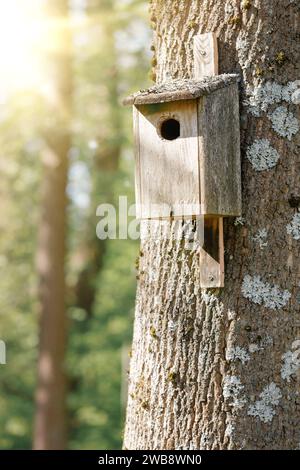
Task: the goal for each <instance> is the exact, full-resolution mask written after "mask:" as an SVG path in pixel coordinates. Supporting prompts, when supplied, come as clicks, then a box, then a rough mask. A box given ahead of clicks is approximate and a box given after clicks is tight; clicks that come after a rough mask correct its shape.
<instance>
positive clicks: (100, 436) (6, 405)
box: [0, 0, 150, 449]
mask: <svg viewBox="0 0 300 470" xmlns="http://www.w3.org/2000/svg"><path fill="white" fill-rule="evenodd" d="M146 3H147V2H145V1H142V0H132V1H131V0H106V1H101V0H86V1H85V2H79V1H74V5H73V9H72V11H70V19H71V24H73V23H72V19H74V18H75V20H76V19H78V18H79V19H80V20H81V21H79V23H78V21H77V22H76V21H75V22H74V24H75V25H78V24H79V25H81V26H80V27H77V26H76V27H74V35H73V38H74V39H73V42H74V54H73V70H74V72H73V90H72V92H73V115H72V129H71V132H72V136H73V137H72V147H71V148H70V152H69V155H70V178H69V185H68V195H69V200H70V202H69V208H68V213H69V226H68V258H67V263H66V276H67V283H68V299H67V301H68V305H67V313H68V318H69V342H68V346H67V358H66V368H67V371H68V376H69V393H68V408H69V418H70V419H69V429H70V432H69V436H70V439H69V447H70V448H73V449H91V448H99V449H101V448H102V449H112V448H120V447H121V441H122V427H123V421H124V399H125V398H124V397H125V394H124V388H126V386H125V385H126V384H125V382H124V377H125V376H126V373H125V370H124V369H125V368H126V363H127V362H128V361H127V359H126V358H127V357H128V349H129V345H130V342H131V332H132V319H133V309H134V297H135V282H136V281H135V275H136V274H135V268H134V264H135V258H136V256H137V253H138V243H137V242H134V241H131V240H107V241H100V240H98V239H97V238H96V233H95V230H96V225H97V222H98V218H97V217H96V215H95V210H96V207H97V206H98V204H101V203H103V202H111V203H116V204H117V203H118V196H119V195H127V196H128V198H129V203H131V202H133V201H134V181H133V153H132V141H131V135H132V129H131V110H130V109H127V108H122V107H121V105H120V99H121V97H122V96H124V95H126V94H127V93H129V92H130V91H132V90H136V89H137V88H140V87H144V86H145V85H146V84H147V83H146V77H147V71H148V55H149V51H148V49H149V43H150V33H149V31H148V28H147V21H148V19H147V5H146ZM48 111H49V110H48V109H47V99H45V97H44V96H43V93H40V92H39V90H36V91H35V92H31V93H29V92H28V91H27V92H26V93H21V92H18V93H15V94H11V95H10V96H9V97H6V98H5V100H1V103H0V149H1V150H0V177H1V181H0V196H1V197H0V209H1V218H0V267H1V276H0V339H3V340H4V341H5V342H6V347H7V365H6V366H0V448H2V449H20V448H31V443H32V422H33V416H34V391H35V380H36V377H35V374H36V358H37V346H38V334H37V332H38V328H37V323H38V315H37V312H38V300H37V282H38V280H37V276H36V273H35V250H36V234H37V225H38V221H39V188H40V183H41V164H40V154H41V150H42V148H43V139H42V137H41V135H42V134H41V132H40V126H41V125H44V124H45V123H46V122H47V119H51V117H49V112H48ZM58 210H59V208H58ZM122 390H123V393H122Z"/></svg>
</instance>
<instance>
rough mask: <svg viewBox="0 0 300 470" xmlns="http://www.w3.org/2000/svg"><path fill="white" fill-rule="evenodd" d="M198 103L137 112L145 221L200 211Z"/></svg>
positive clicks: (155, 106) (145, 107)
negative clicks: (146, 219)
mask: <svg viewBox="0 0 300 470" xmlns="http://www.w3.org/2000/svg"><path fill="white" fill-rule="evenodd" d="M197 110H198V108H197V101H196V100H187V101H175V102H171V103H158V104H150V105H140V106H137V107H136V108H135V110H134V112H135V113H136V114H137V116H136V119H135V122H136V129H135V131H136V132H137V133H138V137H137V141H138V152H137V154H138V155H137V172H136V176H137V178H138V184H137V187H138V191H137V192H138V193H139V202H140V204H141V213H140V217H141V218H143V219H144V218H149V219H152V218H160V217H161V218H169V217H181V216H182V215H183V212H185V215H186V216H191V215H193V214H194V213H195V212H197V211H198V212H199V211H200V207H199V204H200V186H199V159H198V153H199V152H198V116H197Z"/></svg>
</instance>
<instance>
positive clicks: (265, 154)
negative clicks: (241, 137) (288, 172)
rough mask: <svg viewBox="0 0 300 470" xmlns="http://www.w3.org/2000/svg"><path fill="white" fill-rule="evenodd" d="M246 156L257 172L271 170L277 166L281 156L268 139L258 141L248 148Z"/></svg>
mask: <svg viewBox="0 0 300 470" xmlns="http://www.w3.org/2000/svg"><path fill="white" fill-rule="evenodd" d="M246 156H247V158H248V160H249V162H250V163H251V165H252V166H253V168H254V169H255V170H256V171H264V170H269V169H270V168H273V167H274V166H276V164H277V162H278V160H279V158H280V156H279V153H278V152H277V150H276V149H275V148H274V147H272V145H271V144H270V142H269V141H268V140H267V139H257V140H255V141H254V142H253V144H252V145H251V146H250V147H248V149H247V152H246Z"/></svg>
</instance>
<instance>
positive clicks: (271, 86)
mask: <svg viewBox="0 0 300 470" xmlns="http://www.w3.org/2000/svg"><path fill="white" fill-rule="evenodd" d="M298 89H299V81H295V82H289V83H288V84H287V85H280V84H279V83H276V82H272V81H268V82H266V83H262V84H259V85H258V86H257V87H255V88H254V89H252V90H248V93H247V94H248V99H247V100H246V101H245V105H246V106H248V110H249V112H250V113H251V114H252V115H253V116H256V117H259V116H260V115H261V113H262V112H267V111H268V108H269V107H270V106H272V105H275V104H279V103H281V102H282V101H285V102H286V103H294V98H293V97H294V95H295V92H296V91H297V90H298Z"/></svg>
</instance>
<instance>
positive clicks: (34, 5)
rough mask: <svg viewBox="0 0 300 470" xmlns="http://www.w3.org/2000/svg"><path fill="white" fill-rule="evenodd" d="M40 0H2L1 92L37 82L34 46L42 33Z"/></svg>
mask: <svg viewBox="0 0 300 470" xmlns="http://www.w3.org/2000/svg"><path fill="white" fill-rule="evenodd" d="M41 3H42V2H36V1H33V0H26V1H24V0H4V1H2V2H1V15H0V86H1V88H2V91H6V92H11V91H13V90H18V89H26V88H32V87H34V86H36V85H38V84H39V83H40V80H41V70H40V67H39V59H38V48H39V43H40V40H41V38H42V35H43V18H42V10H41V8H40V7H39V5H40V4H41Z"/></svg>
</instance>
